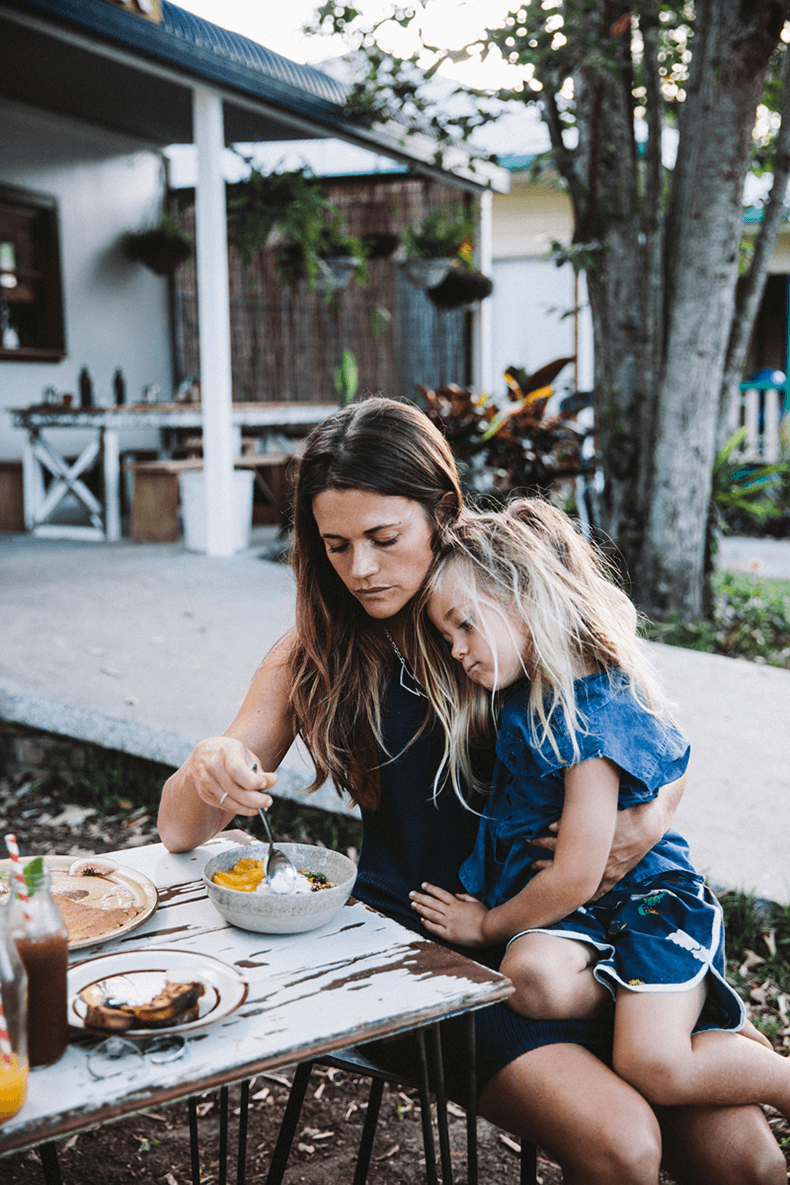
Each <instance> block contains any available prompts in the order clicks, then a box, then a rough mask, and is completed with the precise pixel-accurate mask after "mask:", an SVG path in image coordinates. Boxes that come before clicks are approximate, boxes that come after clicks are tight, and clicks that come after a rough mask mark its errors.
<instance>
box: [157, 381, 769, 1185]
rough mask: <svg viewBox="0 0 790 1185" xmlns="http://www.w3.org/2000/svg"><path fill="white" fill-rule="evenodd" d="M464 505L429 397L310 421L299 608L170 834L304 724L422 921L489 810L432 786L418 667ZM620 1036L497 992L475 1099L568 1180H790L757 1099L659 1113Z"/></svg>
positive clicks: (241, 804) (222, 819) (378, 892)
mask: <svg viewBox="0 0 790 1185" xmlns="http://www.w3.org/2000/svg"><path fill="white" fill-rule="evenodd" d="M461 511H462V496H461V491H460V487H459V484H458V477H457V473H456V470H455V465H454V462H453V459H452V455H451V453H450V450H449V448H448V446H447V444H446V442H445V441H444V440H443V438H442V437H441V435H440V434H439V433H438V432H437V431H436V429H434V427H433V426H432V425H431V423H430V422H429V421H428V419H427V418H426V417H425V416H423V415H422V413H421V412H419V411H417V410H416V409H414V408H412V407H409V406H407V405H404V404H399V403H396V402H393V401H391V400H384V399H372V400H369V401H367V402H365V403H362V404H357V405H354V406H351V407H348V408H345V409H343V410H342V411H339V412H337V413H335V414H334V415H332V416H330V417H329V418H328V419H327V420H326V421H324V423H323V424H322V425H321V426H320V427H319V428H317V429H316V430H315V431H314V432H313V433H312V434H311V436H310V438H309V439H308V442H307V447H306V449H305V451H304V454H303V457H302V460H301V463H300V469H299V477H298V481H297V488H296V498H295V506H294V552H293V565H294V571H295V575H296V581H297V597H296V627H295V629H294V630H293V631H292V632H291V633H290V634H288V635H286V637H285V638H283V639H282V640H281V641H280V642H279V643H278V644H277V645H276V646H275V647H274V648H273V649H272V651H271V652H270V653H269V655H268V656H267V657H266V659H265V660H264V662H263V664H262V665H261V667H260V669H259V671H258V672H257V674H256V676H255V678H254V680H253V682H252V686H251V687H250V690H249V692H248V694H247V697H246V699H245V701H244V703H243V705H242V707H241V710H240V711H239V714H238V715H237V717H236V719H235V720H234V721H233V723H232V724H231V726H230V728H229V729H228V730H227V732H226V733H225V735H224V736H222V737H215V738H211V739H209V740H207V741H203V742H201V744H199V745H198V746H197V748H196V749H195V750H194V752H193V753H192V755H191V757H190V758H189V759H188V761H187V762H186V764H185V765H184V766H183V767H182V768H181V769H180V770H178V771H177V772H176V773H175V774H174V775H173V776H172V777H171V778H170V779H169V780H168V781H167V783H166V784H165V787H164V790H163V794H162V803H161V807H160V812H159V831H160V835H161V837H162V840H163V842H164V843H165V845H166V846H167V848H168V849H169V850H171V851H186V850H189V849H190V848H193V847H196V846H197V845H198V844H201V843H204V842H205V841H206V840H208V839H209V838H211V837H212V836H213V835H215V834H216V833H217V832H218V831H219V830H220V829H221V828H223V827H225V826H226V825H227V824H228V823H229V822H230V820H231V819H232V818H233V817H234V815H237V814H238V815H247V816H252V815H254V814H255V813H256V811H257V809H258V807H259V806H263V807H268V806H270V805H271V798H270V797H269V795H268V794H267V793H266V791H268V790H269V789H271V788H272V786H273V785H274V783H275V781H276V776H275V775H274V774H271V773H268V774H260V773H258V772H253V768H252V767H253V766H254V765H255V766H257V768H258V769H259V770H260V769H263V770H275V769H276V768H277V766H278V764H279V763H280V762H281V761H282V759H283V757H284V755H285V753H286V752H287V750H288V748H289V747H290V745H291V743H292V741H293V739H294V737H295V736H296V735H297V734H298V735H300V736H301V737H302V739H303V741H304V742H305V744H306V745H307V748H308V749H309V751H310V754H311V756H312V758H313V761H314V763H315V766H316V771H317V777H316V785H318V784H320V783H321V782H322V781H324V780H325V779H326V778H327V777H331V778H332V780H333V782H334V784H335V785H336V786H337V787H338V789H340V790H345V791H347V792H348V793H350V794H351V796H352V797H353V798H354V800H355V801H356V802H358V803H359V804H360V806H361V808H362V813H363V820H364V839H363V845H362V851H361V854H360V861H359V871H358V878H357V882H356V886H355V889H354V893H355V896H358V897H359V898H361V899H362V900H363V901H365V902H367V903H368V904H370V905H372V906H374V907H375V908H377V909H380V910H382V911H383V912H385V913H387V914H389V915H390V916H392V917H394V918H396V919H397V920H398V921H400V922H402V923H403V924H404V925H406V926H408V927H409V928H411V929H416V928H417V927H418V926H419V922H418V919H417V918H416V917H415V915H414V912H413V911H412V910H411V908H410V902H409V897H408V893H409V891H410V890H411V889H412V888H415V887H417V886H419V885H420V884H421V883H422V882H423V881H430V882H431V883H432V884H437V885H440V886H441V887H443V888H446V889H448V890H452V889H453V888H456V887H457V886H458V880H457V869H458V867H459V865H460V863H461V861H462V860H463V858H465V857H466V856H467V855H468V854H469V851H470V850H471V846H472V841H473V837H474V834H475V831H476V825H477V816H476V815H475V814H474V813H473V812H472V811H469V810H467V809H465V807H464V806H463V805H462V804H461V803H460V802H459V800H458V798H457V797H456V795H455V794H453V793H452V792H451V791H450V790H449V789H448V790H446V791H445V792H443V793H441V794H439V795H438V796H436V798H435V799H434V798H433V796H432V785H433V779H434V774H435V771H436V769H437V767H438V763H439V761H440V758H441V742H440V740H439V737H438V735H437V732H436V731H435V730H433V729H432V727H431V722H430V720H428V719H427V703H426V701H425V699H424V698H423V697H422V696H421V694H420V687H419V684H418V683H417V682H416V680H415V677H414V674H413V669H412V661H413V658H414V656H415V653H416V652H415V650H414V649H413V646H414V641H413V632H412V628H411V606H412V598H413V597H414V596H415V594H416V593H417V592H418V590H419V589H420V587H421V585H422V584H423V581H424V579H425V577H426V575H427V573H428V570H429V568H430V566H431V563H432V560H433V555H434V546H435V541H436V535H437V529H438V528H439V527H440V526H441V525H442V524H443V523H445V522H447V521H451V520H453V519H455V518H456V517H457V516H458V515H459V514H460V513H461ZM679 796H680V789H679V788H678V787H677V786H675V787H666V788H665V789H664V790H663V791H662V792H661V794H660V795H659V798H658V799H657V800H655V802H654V803H649V804H645V805H644V806H640V807H636V808H633V809H632V810H630V811H627V812H622V813H621V818H620V820H619V827H618V834H617V836H616V838H615V845H614V848H613V855H612V856H611V857H610V862H609V865H608V868H607V876H606V878H605V880H604V882H603V887H608V886H609V885H610V884H611V883H614V882H615V881H616V880H617V879H619V877H620V876H622V875H623V874H624V873H625V872H626V871H628V869H629V868H630V867H632V866H633V865H634V864H635V863H636V862H637V860H638V859H640V858H641V856H642V855H643V854H644V852H645V851H647V849H648V848H650V847H651V846H652V845H653V844H654V843H655V842H656V841H657V839H658V838H659V837H660V836H661V835H662V834H663V832H664V830H665V829H666V827H667V825H668V823H669V821H670V820H671V818H672V816H673V815H674V810H675V807H676V805H677V801H678V800H679ZM607 1041H608V1034H607V1033H606V1032H605V1031H604V1030H602V1029H601V1027H600V1026H598V1025H597V1024H596V1022H592V1021H551V1022H532V1021H527V1020H526V1019H524V1018H522V1017H516V1016H515V1014H513V1013H511V1012H509V1010H508V1009H506V1008H505V1007H504V1006H503V1005H494V1006H492V1007H491V1008H488V1009H484V1010H483V1011H482V1012H480V1013H478V1014H477V1052H478V1073H479V1076H480V1079H481V1093H480V1099H479V1110H480V1113H481V1114H482V1115H483V1116H484V1117H485V1118H487V1119H489V1120H490V1121H491V1122H492V1123H495V1124H497V1125H498V1126H499V1127H502V1128H505V1129H506V1130H508V1131H511V1132H513V1133H514V1134H517V1135H521V1136H523V1137H524V1138H526V1139H529V1140H534V1141H535V1142H539V1143H540V1145H541V1146H542V1147H543V1148H545V1149H547V1150H548V1151H549V1152H550V1153H551V1154H552V1155H554V1156H555V1157H556V1158H557V1160H558V1161H559V1162H560V1164H561V1165H562V1167H563V1172H564V1179H565V1181H566V1182H567V1183H569V1185H656V1182H657V1181H658V1171H659V1163H660V1161H661V1159H662V1147H663V1157H664V1161H665V1162H667V1163H671V1164H672V1167H673V1171H674V1172H675V1173H676V1174H677V1176H678V1178H679V1179H680V1180H682V1181H684V1182H688V1183H689V1185H692V1183H693V1185H705V1183H706V1182H711V1185H712V1183H713V1182H716V1185H746V1183H747V1182H749V1183H752V1182H754V1183H757V1182H759V1183H760V1185H779V1183H780V1182H782V1183H783V1185H784V1182H785V1181H786V1173H785V1168H784V1158H783V1157H782V1155H781V1153H780V1152H779V1150H778V1148H777V1145H776V1142H775V1140H774V1139H773V1136H772V1135H771V1133H770V1129H769V1128H768V1125H767V1123H766V1122H765V1119H764V1117H763V1115H762V1112H761V1111H760V1110H759V1109H758V1108H749V1107H744V1108H718V1109H710V1108H696V1109H689V1110H682V1109H677V1110H675V1111H670V1112H668V1113H667V1114H666V1115H665V1116H662V1117H660V1119H658V1118H657V1117H656V1115H655V1113H654V1112H653V1111H652V1110H651V1109H650V1107H649V1106H648V1105H647V1103H646V1102H645V1101H644V1099H642V1097H641V1096H640V1095H639V1094H637V1093H636V1091H634V1090H633V1089H632V1088H631V1087H629V1086H627V1085H626V1083H624V1082H623V1081H621V1080H620V1079H619V1078H617V1077H616V1076H615V1075H614V1074H613V1073H612V1071H611V1070H609V1069H608V1068H607V1067H606V1065H605V1064H604V1062H603V1061H602V1060H600V1057H599V1056H598V1054H601V1055H602V1056H606V1052H607V1049H606V1045H607ZM662 1137H663V1140H662Z"/></svg>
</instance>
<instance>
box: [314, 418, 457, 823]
mask: <svg viewBox="0 0 790 1185" xmlns="http://www.w3.org/2000/svg"><path fill="white" fill-rule="evenodd" d="M325 490H368V491H370V492H371V493H374V494H380V495H385V496H390V497H401V498H411V499H412V500H413V501H415V502H418V503H419V504H420V506H421V507H422V508H423V510H424V512H425V514H426V516H427V518H428V520H429V522H430V523H431V524H432V525H433V527H434V530H435V531H437V530H438V528H439V527H440V526H442V525H444V524H445V523H447V522H450V521H452V520H454V519H455V518H456V517H457V516H458V514H459V513H460V511H461V508H462V504H463V500H462V494H461V487H460V484H459V481H458V474H457V472H456V468H455V462H454V460H453V456H452V453H451V452H450V448H449V446H448V444H447V442H446V440H445V439H444V437H443V436H442V435H441V434H440V432H439V431H438V430H437V429H436V428H435V427H434V425H433V424H432V423H431V421H430V420H429V419H428V417H427V416H425V415H424V414H423V413H422V412H421V411H419V410H418V409H417V408H416V407H413V406H411V405H410V404H406V403H398V402H396V401H395V400H392V399H383V398H380V397H374V398H371V399H368V400H366V401H365V402H363V403H358V404H353V405H352V406H350V407H346V408H343V409H342V410H341V411H337V412H335V413H334V414H333V415H330V416H329V417H328V418H327V419H326V420H324V422H323V423H322V424H320V425H319V427H318V428H316V429H315V430H314V431H313V432H312V433H311V434H310V436H309V437H308V439H307V444H306V447H305V450H304V452H303V454H302V457H301V460H300V462H299V470H298V475H297V479H296V489H295V497H294V543H293V551H292V564H293V569H294V573H295V576H296V629H297V639H298V640H297V645H296V648H295V650H294V653H293V660H292V684H291V704H292V708H293V711H294V715H295V718H296V720H297V722H298V726H299V733H300V736H301V737H302V739H303V740H304V742H305V744H306V746H307V749H308V750H309V752H310V756H311V757H312V760H313V762H314V764H315V770H316V778H315V781H314V783H313V787H312V788H316V787H318V786H320V785H322V784H323V782H325V781H326V779H327V778H331V779H332V781H333V783H334V785H335V787H336V788H337V790H338V793H342V791H346V792H347V793H348V794H350V795H351V797H352V798H353V799H354V801H355V802H357V803H359V804H360V805H362V806H365V807H371V808H372V807H375V806H376V805H377V804H378V797H379V764H380V758H379V755H378V752H377V749H376V744H377V743H378V744H379V745H381V703H382V693H383V690H384V687H385V685H386V682H387V680H388V678H389V675H390V674H391V671H392V669H393V657H394V656H393V655H392V653H391V649H390V647H389V644H388V643H386V641H385V642H382V639H381V635H380V633H379V632H378V631H377V630H375V629H372V628H371V619H370V618H369V617H368V616H367V614H366V613H365V611H364V609H363V608H362V607H361V605H360V604H359V603H358V602H357V601H356V600H355V599H354V597H352V595H351V593H349V591H348V589H347V588H346V587H345V585H344V584H343V582H342V580H341V579H340V577H339V576H338V575H337V573H336V572H335V570H334V568H333V567H332V565H331V564H330V562H329V559H328V557H327V554H326V548H325V545H324V542H323V540H322V539H321V536H320V534H319V532H318V527H317V525H316V521H315V518H314V517H313V499H314V498H315V497H317V495H318V494H321V493H323V492H324V491H325Z"/></svg>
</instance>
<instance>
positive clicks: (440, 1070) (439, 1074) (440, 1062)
mask: <svg viewBox="0 0 790 1185" xmlns="http://www.w3.org/2000/svg"><path fill="white" fill-rule="evenodd" d="M428 1041H429V1043H430V1047H431V1059H432V1061H433V1092H434V1094H435V1096H436V1126H437V1128H438V1129H439V1160H440V1163H441V1166H442V1185H453V1162H452V1159H451V1157H450V1133H449V1130H448V1126H447V1095H446V1093H445V1089H444V1059H443V1057H442V1038H441V1029H440V1026H439V1025H438V1024H436V1025H431V1027H430V1028H429V1029H428Z"/></svg>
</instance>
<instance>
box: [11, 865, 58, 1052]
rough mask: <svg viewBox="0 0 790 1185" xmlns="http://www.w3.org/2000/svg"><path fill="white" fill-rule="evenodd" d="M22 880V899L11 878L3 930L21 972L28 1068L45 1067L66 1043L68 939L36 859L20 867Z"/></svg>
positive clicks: (47, 878) (45, 873) (46, 875)
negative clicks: (9, 938)
mask: <svg viewBox="0 0 790 1185" xmlns="http://www.w3.org/2000/svg"><path fill="white" fill-rule="evenodd" d="M25 881H26V884H27V892H28V899H27V901H23V900H22V898H21V896H20V895H19V892H18V885H17V883H16V881H15V880H14V879H13V878H12V884H11V899H10V901H9V904H8V911H9V912H8V929H9V932H10V934H11V936H12V938H13V940H14V942H15V944H16V949H17V951H18V952H19V957H20V958H21V960H22V963H23V964H24V968H25V971H26V972H27V981H28V1006H27V1045H28V1058H29V1062H30V1066H31V1067H33V1066H48V1065H51V1064H52V1062H56V1061H57V1060H58V1058H60V1057H62V1056H63V1054H64V1052H65V1050H66V1044H67V1040H68V1020H67V1000H68V988H67V968H68V958H69V935H68V930H67V929H66V923H65V922H64V921H63V916H62V914H61V912H60V910H59V909H58V907H57V905H56V903H55V899H54V897H53V896H52V885H51V881H50V875H49V870H48V869H47V867H46V866H45V864H44V861H43V859H42V858H41V857H40V856H39V857H36V858H35V859H34V860H31V861H30V863H29V864H27V865H26V867H25Z"/></svg>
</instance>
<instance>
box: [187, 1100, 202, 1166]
mask: <svg viewBox="0 0 790 1185" xmlns="http://www.w3.org/2000/svg"><path fill="white" fill-rule="evenodd" d="M187 1102H188V1105H189V1150H190V1154H191V1158H192V1185H200V1150H199V1148H198V1122H197V1099H196V1098H195V1097H194V1095H193V1096H192V1098H190V1099H188V1100H187Z"/></svg>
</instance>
